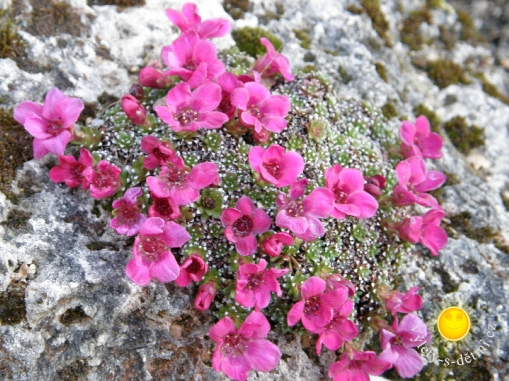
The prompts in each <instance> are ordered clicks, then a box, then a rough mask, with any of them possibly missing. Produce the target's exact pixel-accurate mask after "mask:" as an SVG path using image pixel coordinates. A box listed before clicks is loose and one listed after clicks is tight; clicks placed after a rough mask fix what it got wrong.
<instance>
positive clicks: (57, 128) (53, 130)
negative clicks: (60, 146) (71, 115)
mask: <svg viewBox="0 0 509 381" xmlns="http://www.w3.org/2000/svg"><path fill="white" fill-rule="evenodd" d="M62 127H63V122H62V119H60V118H58V119H56V120H52V121H51V122H50V123H49V124H48V126H47V127H46V132H47V133H48V134H50V135H52V136H57V135H58V134H60V132H61V129H62Z"/></svg>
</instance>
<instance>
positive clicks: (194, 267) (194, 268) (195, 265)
mask: <svg viewBox="0 0 509 381" xmlns="http://www.w3.org/2000/svg"><path fill="white" fill-rule="evenodd" d="M202 268H203V267H202V265H201V264H200V262H198V261H196V260H194V258H193V261H192V262H191V264H190V265H189V266H187V271H188V272H190V273H191V274H196V273H198V272H200V271H201V269H202Z"/></svg>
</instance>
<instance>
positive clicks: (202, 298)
mask: <svg viewBox="0 0 509 381" xmlns="http://www.w3.org/2000/svg"><path fill="white" fill-rule="evenodd" d="M216 293H217V291H216V285H215V283H214V282H212V281H210V282H207V283H204V284H202V285H201V286H200V288H199V289H198V294H197V295H196V298H195V299H194V308H196V309H197V310H198V311H205V310H207V309H208V308H209V307H210V304H211V303H212V301H213V300H214V298H215V297H216Z"/></svg>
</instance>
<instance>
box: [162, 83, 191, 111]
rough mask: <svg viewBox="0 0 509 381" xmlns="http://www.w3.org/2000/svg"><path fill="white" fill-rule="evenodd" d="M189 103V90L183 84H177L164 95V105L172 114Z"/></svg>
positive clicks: (185, 84)
mask: <svg viewBox="0 0 509 381" xmlns="http://www.w3.org/2000/svg"><path fill="white" fill-rule="evenodd" d="M190 102H191V89H190V87H189V85H188V84H187V83H185V82H181V83H179V84H177V85H176V86H175V87H174V88H172V89H171V90H170V91H168V94H167V95H166V104H167V105H168V109H169V110H170V111H171V113H172V114H173V113H175V112H177V111H178V110H179V109H180V108H183V107H187V106H188V105H189V103H190ZM156 111H157V109H156Z"/></svg>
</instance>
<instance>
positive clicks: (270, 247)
mask: <svg viewBox="0 0 509 381" xmlns="http://www.w3.org/2000/svg"><path fill="white" fill-rule="evenodd" d="M290 245H293V237H292V236H291V235H290V234H288V233H276V234H274V235H272V236H270V237H267V238H265V239H264V240H263V241H262V251H263V252H264V253H265V254H267V255H269V256H271V257H277V256H278V255H280V254H281V251H282V250H283V246H290Z"/></svg>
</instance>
